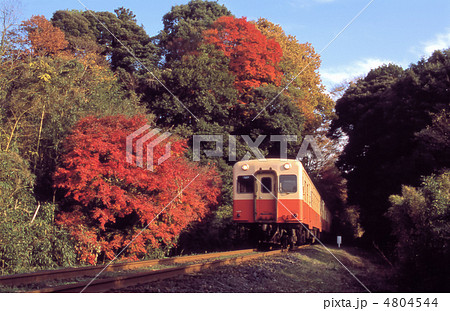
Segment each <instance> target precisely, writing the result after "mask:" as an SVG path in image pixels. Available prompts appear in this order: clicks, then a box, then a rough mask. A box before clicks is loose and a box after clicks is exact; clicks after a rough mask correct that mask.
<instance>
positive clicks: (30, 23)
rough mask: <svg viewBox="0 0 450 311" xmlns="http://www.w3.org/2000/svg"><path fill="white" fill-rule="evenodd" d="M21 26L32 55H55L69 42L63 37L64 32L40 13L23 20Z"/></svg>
mask: <svg viewBox="0 0 450 311" xmlns="http://www.w3.org/2000/svg"><path fill="white" fill-rule="evenodd" d="M21 27H22V29H23V30H25V32H26V35H27V37H28V38H27V39H28V42H29V43H30V44H31V51H32V53H33V54H34V55H39V56H48V55H56V54H58V53H60V52H61V51H62V50H64V49H65V48H66V47H67V45H68V44H69V43H68V42H67V41H66V39H65V35H64V32H62V30H61V29H59V28H57V27H54V26H53V25H52V23H51V22H50V21H48V20H47V19H46V18H45V17H44V16H42V15H34V16H32V17H31V18H30V19H29V20H27V21H24V22H23V23H22V24H21Z"/></svg>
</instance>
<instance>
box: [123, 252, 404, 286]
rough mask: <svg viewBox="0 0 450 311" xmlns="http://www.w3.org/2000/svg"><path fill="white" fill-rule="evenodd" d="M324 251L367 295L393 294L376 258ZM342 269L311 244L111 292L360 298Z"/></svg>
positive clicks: (389, 271)
mask: <svg viewBox="0 0 450 311" xmlns="http://www.w3.org/2000/svg"><path fill="white" fill-rule="evenodd" d="M329 249H330V250H331V252H332V253H333V254H334V255H335V256H336V258H338V259H339V261H340V262H341V263H342V264H343V265H345V266H346V267H347V269H349V270H350V271H351V272H352V273H353V274H354V275H355V276H356V277H357V278H358V279H359V280H360V281H361V282H362V283H363V284H364V285H365V286H366V287H367V288H369V290H370V291H372V292H394V291H396V288H395V285H394V284H395V282H394V280H393V278H394V276H395V274H394V270H393V268H392V267H390V266H389V265H386V264H385V262H384V261H383V259H382V258H380V257H379V255H378V254H377V253H375V252H373V253H372V252H368V251H365V250H361V249H358V248H354V247H344V248H337V247H329ZM341 263H339V262H338V261H337V260H336V259H335V258H334V257H333V256H332V255H331V254H330V253H329V252H328V251H327V250H326V249H325V248H324V247H323V246H321V245H317V244H316V245H312V246H309V247H306V248H303V249H300V250H298V251H295V252H289V253H283V254H279V255H275V256H270V257H264V258H261V259H255V260H252V261H249V262H244V263H240V264H231V265H226V266H222V267H218V268H214V269H210V270H206V271H201V272H199V273H196V274H191V275H183V276H178V277H175V278H171V279H167V280H163V281H157V282H152V283H148V284H144V285H139V286H133V287H128V288H126V289H121V290H117V291H116V292H169V293H171V292H183V293H188V292H200V293H204V292H213V293H217V292H225V293H236V292H237V293H249V292H275V293H283V292H291V293H309V292H312V293H318V292H365V289H364V288H363V287H362V286H361V284H360V283H359V282H358V281H357V280H356V279H355V278H354V277H353V276H352V275H351V274H350V273H349V272H348V271H347V270H346V269H345V268H344V267H343V266H342V264H341Z"/></svg>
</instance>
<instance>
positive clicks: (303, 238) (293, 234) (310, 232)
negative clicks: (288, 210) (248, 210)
mask: <svg viewBox="0 0 450 311" xmlns="http://www.w3.org/2000/svg"><path fill="white" fill-rule="evenodd" d="M242 226H244V227H245V228H246V230H247V233H248V240H249V241H250V242H251V243H252V244H253V245H256V246H257V247H262V248H264V247H266V246H281V248H284V249H287V248H293V247H294V246H298V245H303V244H308V243H311V244H312V243H314V242H315V241H316V239H320V231H319V230H318V229H317V228H311V229H310V228H308V226H306V225H305V226H303V225H301V224H278V223H257V224H245V225H244V224H243V225H242Z"/></svg>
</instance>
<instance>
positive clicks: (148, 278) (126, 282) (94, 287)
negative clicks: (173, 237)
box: [30, 244, 310, 293]
mask: <svg viewBox="0 0 450 311" xmlns="http://www.w3.org/2000/svg"><path fill="white" fill-rule="evenodd" d="M308 246H310V244H307V245H302V246H297V247H294V248H293V249H292V250H294V251H295V250H299V249H302V248H305V247H308ZM244 251H245V250H243V251H242V252H244ZM251 251H252V252H254V251H253V250H251ZM283 252H286V250H281V249H280V250H274V251H267V252H259V253H258V252H254V253H253V254H247V255H242V256H238V257H234V258H227V259H222V260H215V261H212V262H206V263H198V264H188V265H184V266H181V267H175V268H167V269H161V270H155V271H149V272H141V273H132V274H129V275H125V276H119V277H113V278H107V279H97V280H95V281H94V282H92V283H91V284H90V285H89V286H88V287H87V288H85V287H86V285H88V284H89V281H86V282H80V283H76V284H68V285H61V286H55V287H49V288H43V289H38V290H33V291H30V293H79V292H81V291H83V292H85V293H101V292H106V291H109V290H113V289H121V288H125V287H129V286H135V285H139V284H145V283H150V282H155V281H159V280H164V279H168V278H173V277H176V276H180V275H185V274H192V273H196V272H199V271H202V270H206V269H210V268H215V267H219V266H223V265H228V264H237V263H240V262H244V261H248V260H252V259H257V258H261V257H266V256H272V255H276V254H281V253H283ZM231 253H234V254H238V252H237V251H235V252H226V254H227V255H231ZM216 254H217V253H216ZM217 257H220V256H217Z"/></svg>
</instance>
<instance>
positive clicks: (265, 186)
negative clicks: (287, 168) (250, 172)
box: [261, 177, 272, 193]
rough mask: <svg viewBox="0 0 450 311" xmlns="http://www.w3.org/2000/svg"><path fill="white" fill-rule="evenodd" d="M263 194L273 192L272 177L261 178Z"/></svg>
mask: <svg viewBox="0 0 450 311" xmlns="http://www.w3.org/2000/svg"><path fill="white" fill-rule="evenodd" d="M261 192H262V193H270V192H272V178H270V177H263V178H261Z"/></svg>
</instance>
